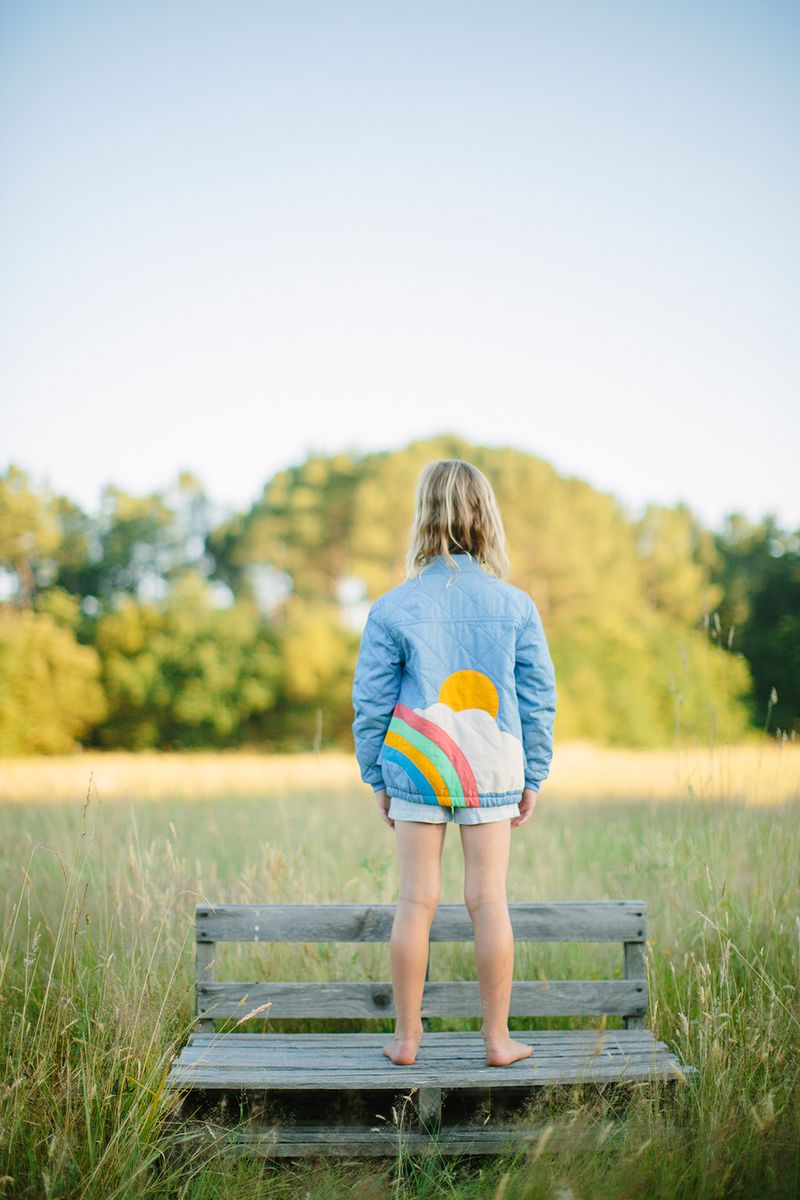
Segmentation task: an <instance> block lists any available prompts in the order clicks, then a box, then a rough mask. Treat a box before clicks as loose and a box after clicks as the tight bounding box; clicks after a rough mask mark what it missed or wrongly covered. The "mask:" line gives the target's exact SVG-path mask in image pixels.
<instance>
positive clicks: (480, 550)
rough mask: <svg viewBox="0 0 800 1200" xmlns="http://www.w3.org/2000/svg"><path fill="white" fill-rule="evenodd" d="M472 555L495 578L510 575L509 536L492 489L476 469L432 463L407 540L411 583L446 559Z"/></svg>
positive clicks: (424, 476) (423, 477)
mask: <svg viewBox="0 0 800 1200" xmlns="http://www.w3.org/2000/svg"><path fill="white" fill-rule="evenodd" d="M454 554H470V555H472V557H473V558H474V559H476V560H477V561H478V562H479V563H481V564H482V565H483V566H485V567H486V569H487V570H488V571H490V572H491V573H492V575H496V576H497V577H498V578H499V579H503V578H504V577H505V575H506V574H507V573H508V555H507V554H506V535H505V531H504V529H503V522H502V519H501V517H500V510H499V509H498V507H497V501H496V500H495V497H494V492H493V491H492V485H491V484H490V483H489V480H488V479H487V478H486V476H485V475H483V474H482V473H481V472H480V471H479V470H478V468H477V467H473V466H472V464H471V463H466V462H461V461H460V460H459V459H442V460H440V461H439V462H432V463H428V465H427V466H426V467H423V468H422V470H421V471H420V476H419V482H418V483H417V495H416V502H415V509H414V524H413V525H412V526H411V532H410V534H409V537H408V554H407V555H406V573H407V575H408V578H409V579H413V578H414V577H415V576H416V575H419V573H420V571H421V570H422V568H423V567H424V566H426V565H427V563H429V562H430V561H431V560H432V559H434V558H436V557H437V555H441V556H442V557H443V558H444V559H445V560H446V561H447V562H448V563H449V564H450V566H451V567H452V568H454V569H455V567H456V563H455V562H454V561H453V555H454Z"/></svg>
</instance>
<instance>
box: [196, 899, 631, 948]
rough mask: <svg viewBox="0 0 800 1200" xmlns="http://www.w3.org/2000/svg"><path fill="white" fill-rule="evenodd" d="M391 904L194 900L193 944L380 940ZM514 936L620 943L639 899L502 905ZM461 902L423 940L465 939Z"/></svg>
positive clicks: (468, 934)
mask: <svg viewBox="0 0 800 1200" xmlns="http://www.w3.org/2000/svg"><path fill="white" fill-rule="evenodd" d="M394 910H395V906H394V905H393V904H241V905H240V904H236V905H230V904H218V905H213V906H212V905H210V904H198V906H197V910H196V925H197V940H198V942H387V941H388V940H389V937H390V935H391V931H392V921H393V920H394ZM509 912H510V914H511V924H512V927H513V929H514V937H515V938H516V939H517V941H520V942H526V941H528V942H624V941H637V940H642V941H643V940H644V939H645V937H646V913H647V909H646V906H645V904H644V903H643V902H642V901H640V900H614V901H596V902H586V903H583V902H581V903H577V902H571V901H565V902H559V903H533V902H531V903H520V904H510V905H509ZM473 939H474V934H473V930H472V923H471V921H470V919H469V915H468V913H467V910H466V908H465V906H464V905H463V904H440V905H439V908H438V910H437V912H436V916H435V917H434V919H433V925H432V926H431V941H434V942H471V941H473Z"/></svg>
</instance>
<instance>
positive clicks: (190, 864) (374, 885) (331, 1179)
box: [0, 747, 800, 1200]
mask: <svg viewBox="0 0 800 1200" xmlns="http://www.w3.org/2000/svg"><path fill="white" fill-rule="evenodd" d="M787 749H793V748H791V747H787ZM189 761H190V762H191V760H189ZM322 761H323V762H324V758H323V760H322ZM604 761H605V760H604V758H603V756H602V755H599V756H598V757H597V758H596V760H595V774H596V776H597V777H598V778H599V779H600V783H599V784H598V786H597V788H596V793H599V794H600V796H601V797H602V796H607V795H608V792H607V790H606V789H607V780H603V779H602V778H601V777H602V772H603V769H604V766H603V764H604ZM787 761H789V760H787V759H785V758H784V759H783V760H782V763H783V767H782V769H785V766H786V763H787ZM791 763H792V764H793V763H794V760H793V759H792V760H791ZM762 766H763V763H762ZM150 769H151V771H155V770H156V767H155V765H153V764H151V768H150ZM187 769H188V768H187ZM263 770H264V764H263V762H262V771H263ZM788 774H789V775H791V771H789V772H788ZM762 781H763V771H762ZM86 783H87V780H86V779H84V791H85V789H86ZM760 786H761V785H760ZM693 790H694V796H693V797H687V794H686V793H687V791H688V789H686V790H685V791H684V798H683V799H676V800H671V801H670V800H661V801H656V800H655V799H646V800H640V801H638V802H637V801H635V800H633V799H631V798H627V799H620V800H615V799H609V798H601V799H593V800H592V799H590V798H587V799H586V800H576V799H573V798H570V796H569V793H568V792H566V793H565V792H562V794H561V796H560V797H559V795H558V791H557V788H556V787H555V785H554V786H553V787H552V789H550V790H549V791H548V793H547V794H545V795H543V797H542V799H541V800H540V802H539V806H538V809H537V812H536V814H535V816H534V820H533V821H532V822H531V823H530V824H529V825H528V826H526V827H525V828H524V829H523V830H520V831H519V832H518V833H517V834H516V835H515V839H514V846H513V851H512V864H511V869H510V872H509V896H510V898H512V899H555V900H558V899H589V900H591V899H602V898H604V897H610V898H625V897H642V898H643V899H645V900H646V901H647V904H648V912H649V918H650V925H649V930H650V940H651V943H652V944H651V945H650V946H649V947H648V950H649V953H648V964H649V971H650V979H651V1005H652V1012H651V1017H652V1022H653V1025H654V1028H655V1030H656V1032H657V1034H658V1035H659V1036H660V1037H661V1038H663V1039H664V1040H665V1041H667V1042H668V1043H669V1044H670V1045H671V1046H672V1047H673V1048H674V1049H675V1050H676V1052H677V1053H678V1055H679V1057H680V1059H681V1061H682V1062H684V1063H685V1064H688V1065H693V1066H696V1067H698V1068H699V1078H698V1082H697V1083H696V1084H695V1085H693V1086H691V1087H684V1086H683V1085H681V1084H680V1082H678V1084H677V1085H676V1088H675V1089H671V1088H670V1089H656V1088H653V1087H650V1086H648V1087H640V1088H635V1089H633V1094H632V1099H630V1100H629V1102H628V1103H627V1104H626V1105H625V1106H622V1107H620V1105H619V1102H618V1100H616V1099H615V1098H614V1096H613V1095H612V1094H611V1092H610V1091H608V1090H606V1091H605V1092H600V1093H598V1092H597V1091H596V1090H595V1089H591V1088H579V1089H573V1090H571V1091H570V1092H568V1093H566V1094H563V1095H560V1096H559V1095H555V1094H550V1095H548V1096H546V1097H544V1098H541V1097H540V1098H539V1099H537V1100H536V1101H534V1106H533V1110H532V1112H531V1114H529V1116H530V1120H531V1121H533V1122H535V1123H536V1125H537V1126H538V1127H540V1128H542V1127H543V1128H544V1130H545V1132H544V1134H543V1135H542V1137H541V1138H540V1139H539V1140H538V1141H537V1142H535V1143H533V1144H532V1145H531V1147H530V1148H529V1150H528V1151H526V1152H525V1153H522V1154H520V1155H518V1156H517V1157H516V1158H511V1159H504V1160H501V1161H500V1162H491V1163H488V1162H487V1163H484V1164H480V1163H474V1162H473V1163H469V1164H466V1165H465V1164H458V1163H447V1162H445V1161H437V1160H436V1159H433V1160H431V1161H428V1162H425V1163H416V1164H410V1163H405V1164H403V1163H401V1164H400V1167H399V1168H398V1167H397V1166H387V1165H385V1164H383V1165H382V1164H374V1163H373V1164H369V1163H361V1164H354V1165H350V1166H341V1165H336V1164H331V1163H311V1164H306V1165H302V1164H301V1165H292V1164H283V1165H270V1164H266V1165H265V1164H261V1165H259V1164H253V1163H235V1162H229V1161H227V1160H224V1159H217V1160H212V1159H208V1158H198V1159H196V1160H194V1161H183V1162H181V1163H178V1164H176V1162H175V1161H174V1160H173V1159H172V1158H171V1157H170V1156H169V1153H168V1149H169V1135H170V1131H171V1130H172V1128H173V1123H174V1122H175V1120H176V1119H177V1115H176V1112H175V1100H174V1098H173V1097H170V1096H169V1094H168V1093H166V1092H165V1091H164V1090H163V1087H162V1085H163V1080H164V1075H165V1071H166V1069H167V1066H168V1062H169V1059H170V1055H171V1053H172V1051H173V1050H174V1049H175V1047H176V1046H177V1045H178V1044H179V1043H180V1041H181V1039H182V1038H183V1037H184V1036H185V1033H186V1031H187V1030H188V1028H189V1026H190V1024H191V1018H192V962H191V955H192V944H191V942H192V913H193V909H194V904H195V902H196V900H197V898H198V897H200V896H206V897H208V898H209V899H214V900H220V901H223V900H227V901H238V902H254V901H257V900H264V901H294V902H300V901H304V902H313V901H328V900H341V899H345V900H352V901H381V900H393V899H394V894H395V887H396V872H395V862H394V846H393V841H392V835H391V833H390V831H389V830H388V829H386V827H385V826H384V825H382V824H381V823H380V822H379V821H378V819H377V815H376V814H374V813H373V812H372V801H371V800H370V798H369V795H368V793H364V792H363V791H360V790H359V791H356V790H352V789H351V790H348V789H347V788H346V787H344V786H338V787H337V786H334V787H332V788H327V787H326V786H325V781H324V779H321V780H320V781H319V786H316V787H310V786H308V784H306V786H305V789H304V790H300V789H298V788H292V787H290V786H288V785H286V784H285V783H284V786H283V787H282V788H278V787H273V788H272V789H270V788H269V787H267V786H265V787H263V789H262V794H261V795H260V796H256V797H254V796H252V795H250V796H246V795H245V796H242V795H241V794H239V795H238V796H237V798H235V799H234V798H232V797H226V796H224V794H222V795H218V798H205V799H198V800H195V801H194V802H193V803H191V804H189V803H186V802H185V801H183V800H180V799H169V798H168V797H166V796H164V795H163V791H162V793H161V794H160V796H159V798H158V799H157V800H153V801H148V800H135V801H130V802H126V801H124V800H122V801H114V802H113V803H109V802H104V801H103V800H102V799H98V796H97V794H96V793H95V791H94V789H92V793H91V798H90V802H89V804H88V806H86V805H85V803H84V798H83V797H82V798H80V799H77V800H74V801H72V802H69V801H66V802H65V801H63V800H62V801H59V800H58V799H54V798H49V799H48V800H47V802H46V803H36V802H34V801H29V802H28V803H25V804H20V803H18V802H15V803H7V804H5V805H3V806H2V808H1V809H0V821H1V822H2V830H3V834H2V851H1V854H0V894H1V895H2V898H3V906H4V909H3V914H2V915H3V936H2V951H1V953H2V965H1V966H0V996H2V1000H0V1006H1V1007H0V1053H1V1054H2V1065H0V1179H1V1180H2V1182H0V1194H2V1189H4V1190H5V1194H6V1195H8V1196H13V1197H40V1196H41V1197H48V1198H49V1197H73V1196H75V1197H77V1196H81V1197H87V1198H88V1197H103V1198H107V1197H120V1198H123V1197H124V1198H126V1200H127V1198H128V1197H131V1198H132V1197H140V1196H141V1197H165V1198H166V1197H187V1198H188V1197H191V1198H192V1200H195V1198H200V1197H209V1198H210V1197H212V1196H214V1197H216V1196H224V1197H231V1200H233V1198H236V1200H240V1198H243V1197H251V1196H253V1197H255V1196H258V1195H267V1194H268V1195H270V1196H272V1195H274V1196H286V1197H287V1198H288V1197H298V1198H299V1197H305V1196H308V1197H312V1198H313V1197H317V1196H319V1197H322V1196H326V1197H329V1196H361V1197H379V1196H392V1195H395V1196H399V1195H403V1196H409V1197H410V1196H415V1197H422V1196H438V1195H444V1196H453V1197H460V1198H464V1200H466V1198H467V1197H472V1196H475V1197H477V1196H486V1195H489V1196H494V1195H498V1196H505V1197H506V1200H515V1198H517V1197H520V1198H521V1197H526V1198H527V1197H555V1196H557V1195H559V1193H560V1194H561V1195H562V1196H563V1197H567V1196H568V1195H569V1194H572V1195H573V1196H574V1197H576V1198H585V1200H588V1197H590V1196H592V1197H606V1196H607V1197H628V1196H630V1197H634V1196H641V1195H648V1196H653V1197H665V1198H666V1197H673V1196H681V1197H682V1196H686V1197H689V1196H691V1197H693V1198H694V1197H717V1196H719V1197H723V1196H724V1197H727V1196H751V1195H756V1194H758V1195H761V1196H765V1197H773V1196H774V1197H784V1196H791V1195H800V1159H799V1157H798V1156H799V1154H800V1152H799V1151H798V1147H800V1089H798V1076H799V1075H800V1048H799V1047H800V1000H799V999H798V987H799V986H800V883H799V882H798V864H800V803H798V801H797V800H796V799H795V800H784V801H783V802H782V803H780V802H779V803H775V802H773V803H772V804H771V805H770V806H761V805H760V804H757V805H752V804H747V803H745V802H744V800H736V799H731V798H730V795H729V794H728V795H726V796H725V797H720V796H718V795H715V794H709V795H707V796H706V797H705V798H704V797H703V795H702V790H701V789H693ZM646 794H647V793H645V795H646ZM785 794H788V795H791V779H789V780H788V781H787V783H786V786H785ZM590 795H591V794H590V793H587V797H590ZM461 878H462V868H461V858H460V850H459V848H458V844H457V839H456V838H454V837H450V838H448V843H447V846H446V850H445V858H444V864H443V899H444V900H449V901H453V900H459V899H460V888H461ZM229 953H230V957H229V958H228V960H227V967H226V966H225V965H224V964H223V966H222V968H221V970H220V975H221V976H223V977H224V974H225V972H226V970H227V971H228V973H229V974H234V973H235V972H236V971H237V970H238V969H239V967H240V966H241V965H242V964H241V963H237V960H236V955H237V953H238V951H237V950H235V949H233V948H232V949H231V951H230V952H229ZM264 953H266V951H265V952H264ZM282 953H284V954H285V958H284V960H282V963H281V964H280V965H281V966H282V967H284V968H285V969H286V970H287V972H290V973H292V974H294V976H295V977H301V976H302V975H303V974H305V975H306V976H307V977H308V976H310V977H315V978H325V977H326V975H327V976H330V974H331V973H333V972H335V971H339V970H341V969H342V966H343V964H342V963H341V962H338V961H337V960H336V959H335V957H333V958H332V957H331V956H330V954H329V952H328V951H327V950H326V948H325V947H321V948H319V951H317V950H315V949H312V950H310V949H309V948H307V947H296V948H294V949H292V950H291V951H285V952H283V951H282ZM358 953H359V958H358V959H357V961H356V962H350V958H351V957H352V948H348V949H347V956H348V962H347V963H346V964H345V965H346V967H347V969H348V970H350V971H352V972H353V973H354V974H358V973H360V974H362V975H363V976H372V977H375V976H376V975H377V976H380V975H383V977H385V970H386V964H385V958H381V955H382V954H383V951H382V950H381V949H380V948H378V949H376V948H367V949H366V950H365V951H364V952H361V951H359V952H358ZM606 953H607V952H606V951H604V950H602V949H601V950H600V951H599V952H596V951H595V950H594V949H590V948H584V947H567V948H564V949H558V950H556V949H551V948H544V947H539V948H532V950H530V951H529V950H527V949H526V948H523V947H520V948H519V955H518V973H519V974H521V975H525V976H528V977H530V976H531V974H532V973H533V974H535V973H536V972H537V971H541V972H544V973H545V974H547V975H548V976H549V977H551V978H552V977H555V976H556V975H557V974H562V975H569V974H573V975H580V974H582V973H584V972H585V971H588V973H590V974H591V973H598V974H604V973H606V971H608V970H609V969H610V970H612V971H613V970H614V968H615V963H614V961H613V959H608V961H606V959H605V958H604V957H603V955H604V954H606ZM609 953H610V952H609ZM613 953H616V951H614V952H613ZM548 955H549V956H550V957H548ZM371 956H372V957H371ZM260 961H261V964H262V969H265V966H266V963H267V960H266V959H264V958H262V959H261V960H260ZM244 965H245V966H247V965H249V964H247V963H245V964H244ZM275 965H276V964H275V963H272V964H271V965H270V970H272V969H273V968H274V966H275ZM616 966H617V967H618V966H619V964H616ZM434 969H435V971H436V973H437V974H439V975H448V974H451V975H462V974H464V973H465V972H466V973H468V972H469V971H471V970H472V965H471V958H470V954H469V953H468V952H465V951H464V950H463V949H462V948H461V947H449V946H441V947H437V957H436V959H435V961H434ZM551 1127H552V1133H548V1132H547V1130H548V1129H549V1128H551Z"/></svg>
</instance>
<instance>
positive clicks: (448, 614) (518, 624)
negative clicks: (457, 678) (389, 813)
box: [353, 555, 556, 805]
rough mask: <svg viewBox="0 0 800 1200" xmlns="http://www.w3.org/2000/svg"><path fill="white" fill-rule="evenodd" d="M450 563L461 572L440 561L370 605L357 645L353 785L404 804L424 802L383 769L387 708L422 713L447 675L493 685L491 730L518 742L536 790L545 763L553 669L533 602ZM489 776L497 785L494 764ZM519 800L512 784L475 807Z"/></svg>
mask: <svg viewBox="0 0 800 1200" xmlns="http://www.w3.org/2000/svg"><path fill="white" fill-rule="evenodd" d="M455 560H456V563H457V564H458V566H459V567H460V571H459V572H458V573H457V574H456V576H455V577H454V576H453V574H452V572H451V568H450V566H449V565H448V563H447V562H446V561H445V560H444V559H442V558H439V559H436V560H434V562H433V563H431V564H430V565H429V566H428V567H426V568H425V570H424V571H423V572H422V574H421V575H420V576H419V577H418V578H417V579H414V580H409V581H407V582H406V583H403V584H401V585H400V586H399V587H396V588H393V589H392V590H391V591H390V592H387V593H386V594H385V595H384V596H382V597H381V598H380V599H379V600H377V601H376V602H375V604H374V605H373V606H372V609H371V610H370V614H369V619H368V621H367V625H366V628H365V630H364V634H363V637H362V641H361V650H360V653H359V658H358V665H357V667H356V675H355V680H354V684H353V705H354V708H355V721H354V722H353V733H354V736H355V741H356V755H357V757H358V761H359V764H360V766H361V773H362V778H363V779H364V780H365V782H367V783H370V784H371V785H372V786H373V787H374V788H378V787H383V786H386V788H387V790H388V791H389V792H390V794H392V795H397V796H400V797H401V798H403V799H411V800H419V801H423V800H425V799H427V801H428V802H430V797H423V796H422V794H419V793H416V792H410V791H409V790H408V788H409V784H410V783H412V781H411V780H410V778H409V775H408V774H406V773H405V772H404V771H402V769H401V767H400V766H399V765H398V764H396V763H390V762H388V761H387V762H382V758H381V750H382V747H383V741H384V738H385V735H386V731H387V729H388V726H389V722H390V720H391V717H392V712H393V711H394V707H395V704H396V703H397V701H398V700H402V703H404V704H406V705H408V707H410V708H413V709H425V708H427V707H428V706H429V705H431V704H434V703H436V701H437V700H438V694H439V688H440V687H441V684H442V683H443V681H444V679H445V678H447V677H448V676H449V675H450V674H451V673H453V672H455V671H462V670H469V671H476V672H480V673H482V674H484V675H486V676H488V678H489V679H490V680H492V682H493V683H494V685H495V687H496V688H497V691H498V695H499V701H500V708H499V711H498V713H497V725H498V729H499V730H500V731H502V732H505V733H507V734H511V735H512V736H513V737H515V738H518V739H520V740H521V741H522V745H523V750H524V758H525V783H526V785H528V786H536V787H538V785H539V784H540V783H541V782H542V781H543V780H544V779H545V778H546V777H547V773H548V770H549V766H550V759H551V757H552V729H553V716H554V713H555V699H556V696H555V686H554V676H553V664H552V661H551V659H550V654H549V651H548V648H547V642H546V640H545V636H544V631H543V629H542V625H541V621H540V619H539V614H538V613H537V611H536V608H535V606H534V604H533V601H532V600H531V599H530V597H529V596H527V595H526V594H525V593H524V592H522V591H520V590H519V589H518V588H514V587H511V586H510V585H509V584H506V583H501V582H500V581H499V580H496V579H494V578H492V577H491V576H489V575H487V574H486V572H485V571H484V570H483V569H482V568H481V567H480V566H479V565H478V564H477V563H476V562H475V561H474V560H473V559H471V558H470V557H469V556H468V555H456V556H455ZM501 740H502V739H501ZM462 749H466V748H465V747H462ZM508 769H509V770H510V769H511V768H510V767H509V768H508ZM498 770H499V772H500V775H499V777H502V774H503V767H502V763H500V764H499V765H498ZM512 774H513V772H512ZM510 777H511V776H509V778H510ZM412 786H413V784H412ZM520 793H521V788H520V787H518V786H514V787H513V788H512V789H511V790H508V791H503V790H500V791H498V790H496V789H495V788H494V787H492V788H491V789H490V788H487V789H486V790H485V791H483V790H481V791H480V803H481V804H482V805H492V804H508V803H511V802H512V801H513V800H516V799H518V798H519V795H520Z"/></svg>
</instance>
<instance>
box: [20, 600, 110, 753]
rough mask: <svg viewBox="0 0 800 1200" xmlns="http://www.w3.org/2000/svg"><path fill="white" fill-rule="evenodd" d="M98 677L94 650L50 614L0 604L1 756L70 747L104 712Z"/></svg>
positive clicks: (70, 749)
mask: <svg viewBox="0 0 800 1200" xmlns="http://www.w3.org/2000/svg"><path fill="white" fill-rule="evenodd" d="M65 611H66V610H65V608H64V607H63V605H62V620H63V617H64V613H65ZM99 675H100V661H99V658H98V655H97V653H96V651H95V650H93V649H92V648H91V647H90V646H79V645H78V643H77V642H76V641H75V637H74V634H73V633H72V631H71V630H70V629H69V628H65V627H64V625H63V624H62V623H59V621H58V620H56V619H54V617H53V616H52V615H51V614H50V613H41V614H37V613H33V612H31V611H30V610H25V611H20V610H15V609H14V608H12V607H11V606H10V605H4V606H2V607H0V754H68V753H69V752H70V751H72V750H74V748H75V743H76V741H77V740H79V739H81V738H83V737H85V736H86V734H87V733H88V732H89V730H90V729H91V728H92V726H95V725H97V724H98V723H99V722H100V721H102V720H103V718H104V716H105V712H106V706H105V700H104V697H103V691H102V688H101V687H100V684H99Z"/></svg>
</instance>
